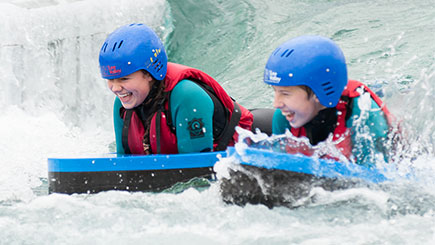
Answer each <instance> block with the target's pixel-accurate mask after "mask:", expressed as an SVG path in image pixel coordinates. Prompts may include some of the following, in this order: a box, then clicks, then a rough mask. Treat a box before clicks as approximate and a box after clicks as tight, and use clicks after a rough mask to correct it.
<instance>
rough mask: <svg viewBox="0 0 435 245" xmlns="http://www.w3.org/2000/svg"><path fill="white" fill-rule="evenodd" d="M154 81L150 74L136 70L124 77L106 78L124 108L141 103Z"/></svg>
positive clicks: (130, 107)
mask: <svg viewBox="0 0 435 245" xmlns="http://www.w3.org/2000/svg"><path fill="white" fill-rule="evenodd" d="M153 83H154V80H153V79H152V77H151V75H149V74H148V73H144V72H142V71H136V72H133V73H131V74H130V75H127V76H125V77H121V78H117V79H109V80H107V85H108V87H109V89H110V90H111V91H112V92H113V93H114V94H115V95H116V96H118V98H119V99H120V100H121V103H122V106H123V107H124V108H125V109H133V108H135V107H136V106H138V105H140V104H142V102H143V101H144V100H145V99H146V97H147V96H148V94H149V93H150V90H151V87H152V85H153Z"/></svg>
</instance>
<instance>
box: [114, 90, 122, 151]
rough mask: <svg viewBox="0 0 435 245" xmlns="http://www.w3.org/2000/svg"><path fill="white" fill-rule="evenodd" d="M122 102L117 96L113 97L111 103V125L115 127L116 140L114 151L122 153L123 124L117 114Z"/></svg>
mask: <svg viewBox="0 0 435 245" xmlns="http://www.w3.org/2000/svg"><path fill="white" fill-rule="evenodd" d="M121 107H122V103H121V101H120V100H119V98H118V97H116V98H115V102H114V103H113V126H114V129H115V140H116V153H118V154H124V147H122V127H123V126H124V120H123V119H122V118H121V116H120V115H119V109H121Z"/></svg>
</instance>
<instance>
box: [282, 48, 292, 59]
mask: <svg viewBox="0 0 435 245" xmlns="http://www.w3.org/2000/svg"><path fill="white" fill-rule="evenodd" d="M293 51H294V49H292V50H289V49H286V50H285V51H284V53H282V54H281V57H284V56H285V57H286V58H287V57H289V55H291V53H293Z"/></svg>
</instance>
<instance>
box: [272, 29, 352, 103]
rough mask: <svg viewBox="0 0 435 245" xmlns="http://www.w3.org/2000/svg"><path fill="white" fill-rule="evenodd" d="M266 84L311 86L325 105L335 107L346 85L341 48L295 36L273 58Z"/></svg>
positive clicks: (315, 38)
mask: <svg viewBox="0 0 435 245" xmlns="http://www.w3.org/2000/svg"><path fill="white" fill-rule="evenodd" d="M264 82H265V83H267V84H270V85H275V86H298V85H305V86H308V87H309V88H311V89H312V90H313V92H314V94H315V95H316V96H317V98H318V99H319V101H320V103H321V104H322V105H324V106H326V107H335V106H336V105H337V103H338V101H339V99H340V96H341V93H342V92H343V90H344V88H345V86H346V85H347V68H346V61H345V59H344V55H343V52H342V51H341V49H340V48H339V47H338V46H337V45H336V44H335V43H334V42H333V41H332V40H330V39H328V38H325V37H320V36H300V37H296V38H293V39H290V40H288V41H287V42H285V43H283V44H281V45H280V46H279V47H278V48H277V49H275V51H273V53H272V54H271V55H270V57H269V60H268V61H267V63H266V67H265V69H264Z"/></svg>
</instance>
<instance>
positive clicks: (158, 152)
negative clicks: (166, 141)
mask: <svg viewBox="0 0 435 245" xmlns="http://www.w3.org/2000/svg"><path fill="white" fill-rule="evenodd" d="M161 114H162V111H161V110H158V111H157V114H156V137H157V139H156V141H157V149H156V153H157V154H160V153H161V152H162V146H161V144H160V136H161V127H160V122H161V118H160V117H161Z"/></svg>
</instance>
